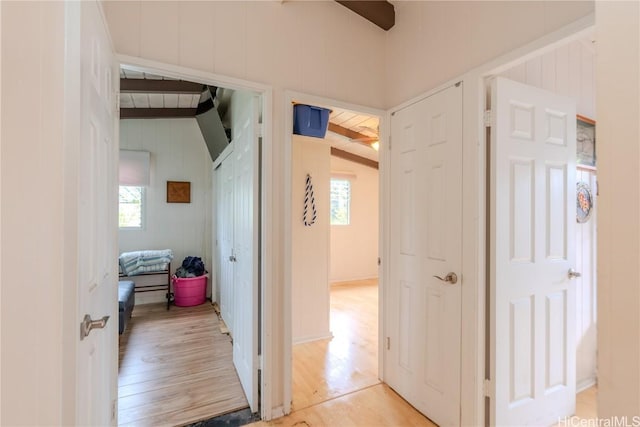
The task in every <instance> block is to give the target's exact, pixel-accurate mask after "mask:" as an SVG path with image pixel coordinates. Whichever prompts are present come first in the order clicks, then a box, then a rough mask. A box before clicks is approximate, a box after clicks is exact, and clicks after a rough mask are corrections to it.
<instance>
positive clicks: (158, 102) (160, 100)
mask: <svg viewBox="0 0 640 427" xmlns="http://www.w3.org/2000/svg"><path fill="white" fill-rule="evenodd" d="M149 106H150V107H151V108H163V107H164V97H163V96H162V94H161V93H150V94H149Z"/></svg>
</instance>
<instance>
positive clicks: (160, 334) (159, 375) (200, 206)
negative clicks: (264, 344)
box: [118, 65, 267, 425]
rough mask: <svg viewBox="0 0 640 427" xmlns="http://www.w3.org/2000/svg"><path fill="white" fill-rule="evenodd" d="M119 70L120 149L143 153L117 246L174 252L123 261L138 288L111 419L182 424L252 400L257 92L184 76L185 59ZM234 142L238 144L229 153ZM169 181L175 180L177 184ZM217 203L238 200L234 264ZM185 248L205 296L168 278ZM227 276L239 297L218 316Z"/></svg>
mask: <svg viewBox="0 0 640 427" xmlns="http://www.w3.org/2000/svg"><path fill="white" fill-rule="evenodd" d="M120 77H121V80H120V81H121V84H120V87H121V92H120V119H121V120H120V150H121V155H122V153H123V152H126V153H128V154H131V153H143V154H145V156H146V159H147V162H146V171H145V172H146V174H147V178H146V180H143V181H145V182H140V183H137V185H136V188H139V189H140V191H132V190H131V188H125V189H124V191H123V187H122V186H121V187H120V188H121V191H120V207H121V209H120V228H119V248H118V250H119V253H124V252H127V253H132V252H135V251H143V250H160V249H169V250H170V252H171V255H172V256H173V259H172V260H171V264H169V266H167V265H165V266H164V267H163V269H162V272H161V274H156V273H157V272H155V271H151V272H146V273H145V274H143V275H132V276H127V275H126V273H127V272H121V273H124V276H121V278H120V280H127V281H132V282H134V283H135V291H134V296H135V299H134V300H133V301H134V306H133V307H132V308H133V310H132V314H131V316H132V317H131V318H130V319H128V321H127V323H126V327H125V328H124V331H123V334H122V335H121V336H120V340H119V347H120V351H119V369H118V389H119V393H118V394H119V398H118V421H119V423H120V424H161V423H167V422H168V423H171V424H175V425H183V424H188V423H193V422H197V421H201V420H203V419H209V418H212V417H214V416H217V415H221V414H225V413H229V412H232V411H236V410H239V409H243V408H250V409H251V411H252V412H254V413H255V412H259V401H258V397H257V396H258V391H259V390H258V389H259V384H258V370H257V366H256V365H255V363H246V360H247V359H249V360H256V359H257V355H258V352H259V348H258V337H259V334H260V330H259V327H260V319H259V314H260V312H261V310H260V299H259V298H260V285H261V275H260V271H261V264H260V262H259V260H260V257H259V255H260V254H261V251H262V248H261V247H260V239H259V234H260V231H261V228H262V225H261V216H260V202H261V195H260V190H261V185H260V183H261V157H260V150H261V144H262V133H261V132H262V118H263V108H264V105H267V104H266V102H265V101H264V99H263V97H264V95H263V94H262V93H261V92H260V91H257V90H250V89H247V88H243V87H239V86H238V85H237V84H235V85H233V84H231V85H228V86H227V85H226V84H224V83H222V84H219V85H218V84H216V83H215V82H211V81H209V82H208V83H203V82H202V80H200V79H198V78H194V79H191V78H189V79H188V80H187V79H185V80H182V79H183V78H185V74H184V72H183V70H179V71H176V72H169V71H167V72H166V73H165V72H164V71H163V70H157V69H146V68H141V67H136V66H127V65H123V66H122V67H121V71H120ZM204 81H206V79H204ZM222 86H225V87H222ZM233 147H239V152H241V155H240V154H238V155H236V156H233V155H231V153H232V152H233ZM223 161H224V162H226V163H227V164H232V166H234V167H232V168H231V170H233V171H234V175H233V176H232V177H231V178H232V179H231V182H235V183H238V184H237V185H236V186H235V187H234V188H232V189H231V190H232V197H231V198H230V199H228V200H227V199H225V200H220V199H218V198H217V195H216V189H217V186H216V185H217V183H216V181H215V178H216V172H215V171H214V169H215V168H214V166H216V165H220V164H221V162H223ZM216 162H217V163H216ZM121 165H124V163H121ZM143 169H144V168H143ZM121 172H122V171H121ZM121 178H122V174H121ZM176 182H177V183H179V184H181V185H182V187H179V189H180V188H181V189H182V190H181V192H180V191H179V192H178V193H176V194H174V193H175V191H174V187H175V186H174V187H172V186H171V185H170V184H172V183H176ZM122 184H123V183H122V182H121V185H122ZM185 185H186V187H185ZM126 186H127V187H131V183H126ZM185 188H186V190H185ZM224 203H229V204H230V205H231V206H228V208H229V209H231V210H232V212H234V214H233V215H232V216H230V217H225V218H226V219H227V220H233V219H237V220H236V221H235V222H233V221H232V224H225V227H227V228H229V229H230V230H236V229H237V230H240V231H238V232H233V233H231V236H232V239H231V243H232V246H231V249H232V250H233V251H234V252H233V254H231V255H235V260H234V263H233V264H232V265H231V267H230V268H228V266H226V265H223V264H222V261H221V260H222V259H223V258H224V259H225V260H226V261H227V262H228V263H230V262H231V261H230V260H231V255H230V254H226V256H225V257H223V256H222V254H221V252H220V249H221V248H220V246H219V245H218V242H219V241H220V240H221V239H220V238H219V235H220V233H219V231H220V228H219V222H217V221H218V220H219V219H220V218H219V215H218V212H219V211H220V210H221V209H218V208H219V207H220V205H221V204H224ZM251 208H252V209H251ZM123 213H124V214H125V215H123ZM223 219H224V218H223ZM225 249H227V248H225ZM187 257H199V258H201V259H202V261H203V262H204V265H205V268H206V270H207V271H205V276H206V277H207V281H206V283H207V286H206V301H202V300H201V299H200V296H198V298H197V299H198V301H197V302H194V301H192V300H193V299H194V298H196V297H195V296H193V295H191V292H192V291H194V292H195V290H193V289H176V286H178V284H177V283H174V281H173V280H172V279H170V278H169V279H168V277H170V276H172V275H174V274H176V273H177V271H176V270H178V268H180V267H181V266H182V265H183V260H186V259H187ZM165 270H169V271H168V274H167V272H166V271H165ZM187 274H189V272H187ZM225 274H226V275H225ZM186 277H187V278H188V277H190V276H189V275H187V276H186ZM150 281H151V282H150ZM228 281H233V282H234V284H232V285H228V283H227V282H228ZM223 286H224V287H225V289H229V288H231V289H233V290H234V291H235V293H237V300H238V301H242V305H241V306H234V305H233V301H234V299H232V300H231V305H229V304H227V305H225V308H226V309H227V311H226V312H225V314H224V316H223V315H222V314H221V313H220V312H219V311H217V310H216V307H215V306H214V304H218V305H220V303H221V294H220V288H222V287H223ZM158 289H159V290H158ZM143 291H147V292H143ZM179 292H182V295H181V297H182V299H181V300H180V301H179V299H180V298H179V295H178V294H179ZM224 296H225V298H228V294H225V295H224ZM225 302H227V303H228V300H225ZM225 322H226V323H228V324H229V325H233V328H234V329H231V327H227V326H226V325H225ZM187 391H188V393H186V392H187Z"/></svg>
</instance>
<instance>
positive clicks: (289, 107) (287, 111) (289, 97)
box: [282, 90, 389, 415]
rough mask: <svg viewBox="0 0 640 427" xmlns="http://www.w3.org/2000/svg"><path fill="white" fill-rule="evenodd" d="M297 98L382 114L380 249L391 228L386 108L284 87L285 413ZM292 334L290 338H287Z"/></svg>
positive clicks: (289, 350) (287, 405)
mask: <svg viewBox="0 0 640 427" xmlns="http://www.w3.org/2000/svg"><path fill="white" fill-rule="evenodd" d="M293 101H297V102H303V103H305V104H311V105H320V106H332V107H336V108H343V109H345V110H351V111H356V112H360V113H365V114H371V115H375V116H378V117H380V136H381V138H380V150H379V151H378V153H380V157H379V162H378V164H379V169H378V170H379V182H380V206H379V210H380V221H379V232H380V237H379V244H378V247H379V248H380V252H381V253H382V252H383V248H385V247H386V245H385V242H386V238H385V236H386V234H385V230H387V229H388V227H387V216H386V209H385V208H384V207H385V204H384V203H383V202H382V200H383V199H384V197H385V196H384V195H385V194H386V186H385V184H384V183H385V182H386V181H387V177H386V173H385V172H386V165H387V163H386V162H387V161H388V159H387V157H388V150H387V149H386V143H385V142H386V141H388V134H389V133H388V129H387V123H388V121H387V120H388V115H387V113H386V112H385V111H383V110H379V109H376V108H371V107H366V106H363V105H358V104H352V103H349V102H344V101H338V100H335V99H330V98H324V97H321V96H316V95H310V94H307V93H303V92H296V91H292V90H285V91H284V134H283V141H284V167H283V170H284V177H283V178H284V298H283V300H284V307H283V310H282V313H283V316H284V319H283V320H284V321H283V324H284V331H283V335H282V336H283V337H285V339H284V348H283V357H284V360H283V369H284V372H283V376H284V384H283V390H284V407H283V413H282V415H285V414H288V413H290V412H291V398H292V393H291V381H292V335H291V317H292V301H291V287H292V277H291V276H292V264H291V253H292V250H291V246H292V245H291V237H292V232H291V209H292V205H291V194H292V193H291V192H292V189H291V174H292V168H291V151H292V144H293V141H292V139H293ZM381 258H382V259H383V262H382V264H381V265H380V270H379V271H380V276H379V277H380V286H379V287H378V297H379V303H378V313H379V316H378V326H379V328H378V338H379V342H380V343H382V342H383V341H382V337H383V336H385V335H384V330H383V327H384V326H383V322H382V320H383V318H384V314H383V304H382V301H383V299H384V298H383V295H384V287H385V283H387V280H386V272H385V268H384V265H385V263H384V259H386V258H387V256H386V253H383V254H382V255H381ZM287 337H288V338H287ZM382 348H383V346H382V345H380V346H378V377H379V378H380V379H383V378H384V373H383V366H384V364H383V354H384V353H383V351H382Z"/></svg>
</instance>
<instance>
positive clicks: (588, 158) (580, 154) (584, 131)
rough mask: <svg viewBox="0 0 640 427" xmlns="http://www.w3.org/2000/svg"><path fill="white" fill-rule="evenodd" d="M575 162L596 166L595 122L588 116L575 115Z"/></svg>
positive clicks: (580, 164)
mask: <svg viewBox="0 0 640 427" xmlns="http://www.w3.org/2000/svg"><path fill="white" fill-rule="evenodd" d="M577 119H578V121H577V127H576V154H577V156H576V163H577V164H578V166H588V167H590V168H595V167H596V122H595V120H591V119H590V118H588V117H584V116H580V115H578V117H577Z"/></svg>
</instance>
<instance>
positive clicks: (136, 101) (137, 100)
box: [131, 93, 149, 108]
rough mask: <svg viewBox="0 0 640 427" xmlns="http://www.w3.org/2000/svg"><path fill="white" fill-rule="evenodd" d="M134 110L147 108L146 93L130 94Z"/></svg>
mask: <svg viewBox="0 0 640 427" xmlns="http://www.w3.org/2000/svg"><path fill="white" fill-rule="evenodd" d="M131 97H132V98H133V105H134V106H135V108H149V95H148V94H146V93H132V94H131Z"/></svg>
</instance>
